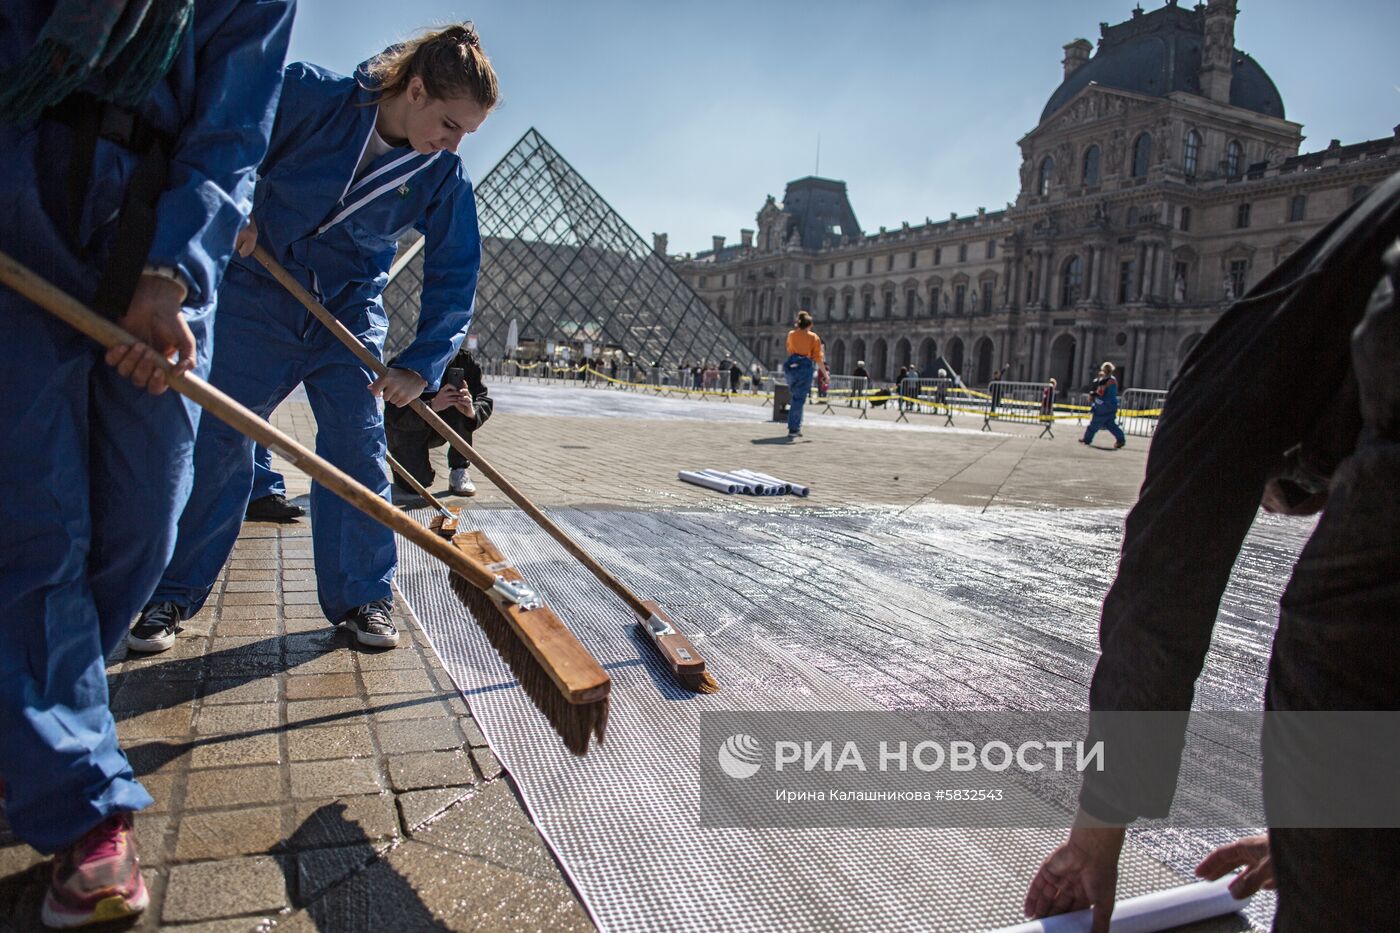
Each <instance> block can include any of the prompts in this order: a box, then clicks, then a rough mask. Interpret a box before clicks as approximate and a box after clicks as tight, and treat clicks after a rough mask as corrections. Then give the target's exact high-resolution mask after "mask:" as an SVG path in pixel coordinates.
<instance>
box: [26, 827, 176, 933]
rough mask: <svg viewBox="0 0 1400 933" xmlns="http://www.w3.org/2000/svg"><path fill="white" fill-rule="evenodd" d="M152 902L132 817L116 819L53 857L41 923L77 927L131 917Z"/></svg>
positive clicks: (93, 830)
mask: <svg viewBox="0 0 1400 933" xmlns="http://www.w3.org/2000/svg"><path fill="white" fill-rule="evenodd" d="M150 902H151V895H150V894H149V893H148V892H147V891H146V880H145V879H144V878H142V877H141V866H140V864H139V862H138V861H137V859H136V847H135V845H134V840H133V839H132V836H131V814H130V813H117V814H114V815H112V816H109V817H108V818H107V819H106V820H104V821H103V822H102V823H100V824H98V825H97V826H96V827H95V828H94V829H92V830H90V831H89V832H88V834H87V835H86V836H84V837H83V838H81V839H79V840H78V841H77V842H75V843H73V845H71V846H69V847H68V848H67V849H64V850H63V851H62V852H59V853H58V854H57V855H55V856H54V859H53V878H52V879H51V881H50V883H49V891H48V893H47V894H46V895H44V911H43V919H44V924H45V925H46V926H51V927H58V928H60V929H67V928H69V927H80V926H86V925H87V924H89V923H104V922H106V921H108V920H119V919H121V918H122V917H130V916H134V915H135V914H139V913H140V912H141V911H143V910H145V909H146V905H147V904H149V903H150Z"/></svg>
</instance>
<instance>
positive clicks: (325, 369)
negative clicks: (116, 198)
mask: <svg viewBox="0 0 1400 933" xmlns="http://www.w3.org/2000/svg"><path fill="white" fill-rule="evenodd" d="M375 93H376V92H375V91H374V89H373V79H372V78H370V77H369V75H368V74H367V73H366V72H365V70H364V67H363V66H361V68H360V70H359V72H358V73H357V74H356V76H355V77H344V76H342V75H338V74H335V73H333V72H330V71H326V70H324V69H322V68H319V67H317V66H315V65H310V64H306V63H304V62H297V63H294V64H291V65H288V66H287V69H286V72H285V74H284V78H283V83H282V100H281V103H280V105H279V107H278V110H277V120H276V123H275V124H274V126H273V132H272V142H271V145H270V146H269V148H268V155H267V158H266V160H265V161H264V162H263V164H262V167H261V169H260V173H261V177H260V178H259V180H258V185H257V191H256V194H255V195H254V207H253V218H254V220H256V222H257V225H258V242H259V244H260V245H262V246H265V247H266V248H267V250H268V251H269V252H270V253H271V254H272V255H273V256H274V257H275V258H276V259H277V260H278V261H279V262H280V263H281V264H282V265H283V266H284V267H285V268H286V269H287V270H288V271H289V272H291V274H292V275H294V276H296V277H297V278H298V279H299V280H300V281H301V283H302V284H303V285H305V286H306V287H307V288H308V289H310V291H311V292H312V294H315V295H317V296H318V297H319V298H320V300H321V302H322V304H324V305H325V306H326V307H327V308H328V309H329V310H330V311H331V313H333V314H334V315H335V316H336V317H337V318H339V319H340V320H341V321H342V322H343V323H344V324H345V325H346V326H347V327H348V328H349V329H350V331H351V332H352V333H354V334H355V335H357V336H358V337H359V338H360V339H361V341H363V342H364V343H365V344H366V345H368V346H369V347H370V348H371V350H373V352H374V353H375V354H376V355H378V356H380V357H381V358H382V356H383V348H384V338H385V334H386V333H387V331H388V320H387V318H386V317H385V315H384V308H383V303H382V301H381V295H382V293H383V291H384V287H385V286H386V285H387V284H388V281H389V267H390V264H391V263H392V262H393V259H394V253H395V250H396V246H397V242H398V240H399V238H400V237H402V236H403V235H405V234H406V233H408V231H409V230H411V229H414V228H416V229H418V230H419V231H421V232H422V233H423V234H424V236H426V237H427V240H428V242H427V247H426V249H425V252H424V257H425V263H424V281H423V297H422V311H421V314H420V317H419V322H418V332H417V338H416V339H415V340H414V342H413V343H412V345H411V346H409V348H408V349H406V350H405V351H403V353H401V354H400V355H399V358H398V361H397V363H396V365H397V366H398V367H400V368H403V369H411V370H413V371H415V372H417V373H418V374H419V375H421V376H422V377H423V378H424V379H426V380H427V381H428V387H429V388H430V389H433V388H436V387H437V384H438V382H439V380H440V379H441V378H442V373H443V370H444V369H445V368H446V367H447V363H448V361H449V360H451V359H452V357H453V356H455V355H456V353H457V348H458V346H459V345H460V344H461V342H462V339H463V336H464V335H465V334H466V331H467V325H468V324H469V323H470V321H471V317H472V309H473V301H474V298H475V294H476V279H477V271H478V269H479V267H480V263H481V239H480V236H479V234H478V232H477V222H476V200H475V198H474V196H473V193H472V185H471V182H470V181H469V180H468V178H467V175H466V169H465V168H464V166H463V165H462V161H461V159H459V158H458V157H457V155H456V153H452V152H436V153H432V154H428V155H423V154H420V153H418V152H415V151H414V150H413V149H411V148H408V147H403V148H396V149H391V150H389V151H388V152H386V153H384V154H383V155H381V156H379V158H377V159H376V160H374V161H373V162H371V163H370V165H369V166H368V167H367V168H366V169H365V171H364V173H363V175H362V176H361V177H360V178H358V179H356V178H354V177H353V175H354V173H355V169H356V166H357V165H358V163H359V160H360V156H361V154H362V153H363V152H364V150H365V146H366V144H367V143H368V140H369V135H370V131H371V130H372V129H373V127H374V124H375V118H376V116H377V114H378V108H377V107H376V106H375V105H374V99H375ZM219 306H220V309H221V313H220V315H219V323H218V327H217V329H216V332H215V347H214V362H213V368H212V370H211V372H210V380H211V381H212V382H213V383H214V385H216V386H218V387H219V388H220V389H222V390H223V391H225V392H227V393H228V394H229V395H231V396H233V397H234V398H235V399H237V400H238V401H240V402H242V403H243V404H244V405H247V406H248V407H249V408H252V409H253V410H254V411H256V412H258V413H259V414H261V415H264V416H267V415H268V414H270V413H271V412H272V410H273V409H274V408H276V407H277V405H278V404H279V403H280V402H281V401H282V400H283V399H284V398H286V396H287V395H288V393H290V392H291V391H292V389H294V388H295V387H296V386H297V384H298V383H304V384H305V386H306V393H307V398H308V400H309V401H310V403H311V408H312V412H313V413H314V414H315V416H316V425H317V435H316V451H317V453H318V454H320V455H321V456H323V457H325V458H326V459H327V460H329V461H330V462H331V463H333V464H335V465H336V466H338V467H340V468H341V469H342V470H344V471H345V472H347V473H349V474H350V475H351V476H353V477H354V478H355V479H356V480H358V481H359V482H361V483H363V484H364V485H366V486H368V487H369V488H370V489H373V490H375V491H376V492H378V493H379V494H380V495H383V496H385V497H386V498H387V496H388V491H389V481H388V478H387V476H386V474H385V471H384V453H385V440H384V419H383V413H382V412H381V411H380V408H379V402H378V400H377V399H376V398H375V397H374V396H373V395H372V394H371V393H370V392H369V391H368V390H367V388H366V387H367V386H368V385H369V383H370V382H371V381H373V376H372V374H371V373H369V372H368V371H367V370H366V369H365V368H364V367H363V366H362V365H361V364H360V363H359V361H357V360H356V359H355V357H354V356H353V355H352V354H351V352H350V350H348V349H347V348H346V347H344V346H343V345H342V344H341V343H340V341H339V340H337V339H336V338H335V336H334V335H332V334H331V332H330V331H329V330H327V329H326V328H325V327H324V326H323V325H322V324H321V323H320V322H319V321H317V320H316V319H315V318H314V317H312V316H311V314H310V313H309V312H308V311H307V310H306V309H305V308H303V307H302V306H301V304H300V303H298V302H297V300H296V299H295V298H293V297H292V295H291V294H290V293H289V292H288V291H287V290H286V289H285V288H284V287H283V286H282V285H281V284H279V283H278V282H277V281H276V280H275V279H273V278H272V277H271V276H270V275H268V274H267V272H266V271H265V270H263V268H262V267H261V266H260V265H258V264H257V263H256V262H255V261H254V260H252V259H240V258H235V259H234V260H233V262H232V263H230V265H229V272H228V276H227V278H226V279H225V281H224V286H223V290H222V292H221V293H220V295H219ZM252 482H253V443H252V441H249V440H247V439H245V438H244V437H242V436H241V435H239V434H237V433H236V432H234V431H233V430H232V429H230V428H228V427H227V426H225V425H223V424H221V423H219V422H216V421H212V420H209V421H206V422H204V423H203V424H202V425H200V431H199V440H198V443H197V445H196V450H195V488H194V491H193V492H192V493H191V495H190V501H189V503H188V505H187V506H186V507H185V511H184V514H183V515H182V516H181V518H180V533H179V539H178V542H177V544H176V547H175V554H174V556H173V557H172V559H171V561H170V564H169V565H168V566H167V568H166V571H165V575H164V577H163V578H162V580H161V582H160V585H159V587H157V589H156V594H155V596H154V597H153V600H152V601H153V602H158V601H167V600H168V601H170V602H174V603H176V604H177V605H179V606H181V607H182V608H183V609H184V612H185V616H186V618H188V617H189V616H190V615H193V614H194V613H195V612H197V611H198V610H199V608H200V606H202V605H203V604H204V601H205V600H206V599H207V598H208V596H209V591H210V589H211V588H212V587H213V585H214V581H215V578H216V577H217V576H218V573H219V570H220V568H222V567H223V565H224V562H225V560H227V559H228V556H229V553H230V552H231V551H232V550H233V544H234V541H235V539H236V538H237V537H238V529H239V527H240V525H241V523H242V520H243V515H244V512H245V511H246V509H247V505H248V500H249V495H250V492H251V489H252ZM311 523H312V538H313V554H314V557H315V562H316V581H317V595H318V596H319V597H320V604H321V609H322V610H323V611H324V612H325V614H326V618H327V619H329V620H330V621H331V622H332V623H337V622H340V621H341V620H342V619H343V618H344V617H345V615H346V614H347V613H349V612H350V611H351V610H352V609H355V608H356V607H358V606H362V605H365V604H367V603H371V602H374V601H377V600H388V599H391V598H392V591H391V589H390V583H391V581H392V580H393V576H394V569H395V566H396V564H397V558H396V555H395V553H394V536H393V533H392V532H390V531H389V530H388V529H387V528H385V527H384V526H382V525H380V524H379V523H378V522H376V521H374V520H373V519H370V518H368V517H367V516H365V515H363V514H362V513H360V512H359V511H357V510H356V509H354V508H352V507H350V506H349V505H346V504H345V503H344V502H343V501H342V500H341V499H340V498H338V497H337V496H335V495H334V494H333V493H331V492H329V491H327V490H326V489H325V488H324V487H322V486H321V485H320V484H313V486H312V490H311Z"/></svg>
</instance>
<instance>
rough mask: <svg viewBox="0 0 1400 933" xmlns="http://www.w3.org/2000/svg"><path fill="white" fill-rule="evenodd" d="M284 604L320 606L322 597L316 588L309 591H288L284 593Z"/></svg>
mask: <svg viewBox="0 0 1400 933" xmlns="http://www.w3.org/2000/svg"><path fill="white" fill-rule="evenodd" d="M282 604H283V605H285V606H319V605H320V599H319V597H318V596H317V595H316V591H315V590H311V591H309V592H295V591H293V592H288V593H283V594H282Z"/></svg>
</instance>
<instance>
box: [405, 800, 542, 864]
mask: <svg viewBox="0 0 1400 933" xmlns="http://www.w3.org/2000/svg"><path fill="white" fill-rule="evenodd" d="M414 838H415V839H416V840H418V841H419V842H424V843H427V844H429V845H432V846H436V847H438V848H440V849H445V850H447V851H449V852H456V853H458V854H459V855H464V856H469V857H474V858H484V859H490V860H491V861H493V862H496V863H497V864H499V865H502V866H504V867H506V868H510V869H512V870H514V871H518V872H521V873H523V874H537V875H541V876H552V875H554V874H556V871H555V868H554V857H553V856H552V855H551V854H550V852H549V848H548V846H546V845H545V842H544V839H543V838H542V837H541V836H540V834H539V831H538V830H537V829H535V826H534V824H532V823H531V822H530V818H529V816H528V815H526V813H525V811H524V809H522V807H521V805H520V801H519V800H518V799H517V798H516V796H515V794H514V793H513V792H512V791H511V789H510V786H509V784H507V783H506V782H505V781H497V782H496V783H494V784H485V785H482V787H481V788H480V789H479V790H478V791H477V792H476V793H474V794H471V795H469V796H467V797H465V798H463V799H462V800H461V801H460V802H459V803H457V804H456V805H455V806H452V807H450V808H448V810H447V811H446V812H445V813H443V814H442V815H441V816H439V817H438V818H437V819H435V820H433V821H432V822H431V823H428V824H427V825H425V826H422V827H420V828H419V830H418V831H417V832H415V833H414Z"/></svg>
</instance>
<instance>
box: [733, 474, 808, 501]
mask: <svg viewBox="0 0 1400 933" xmlns="http://www.w3.org/2000/svg"><path fill="white" fill-rule="evenodd" d="M740 473H741V474H742V473H747V474H748V475H750V476H753V477H754V478H756V479H759V480H762V481H763V482H767V483H778V484H779V485H782V486H786V487H787V491H788V492H790V493H792V494H793V495H794V496H801V497H803V498H806V497H807V496H809V495H811V494H812V487H810V486H800V485H798V484H797V483H793V482H789V481H788V480H784V479H778V478H777V477H774V476H769V475H768V474H767V473H759V472H757V471H756V470H742V471H740Z"/></svg>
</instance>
